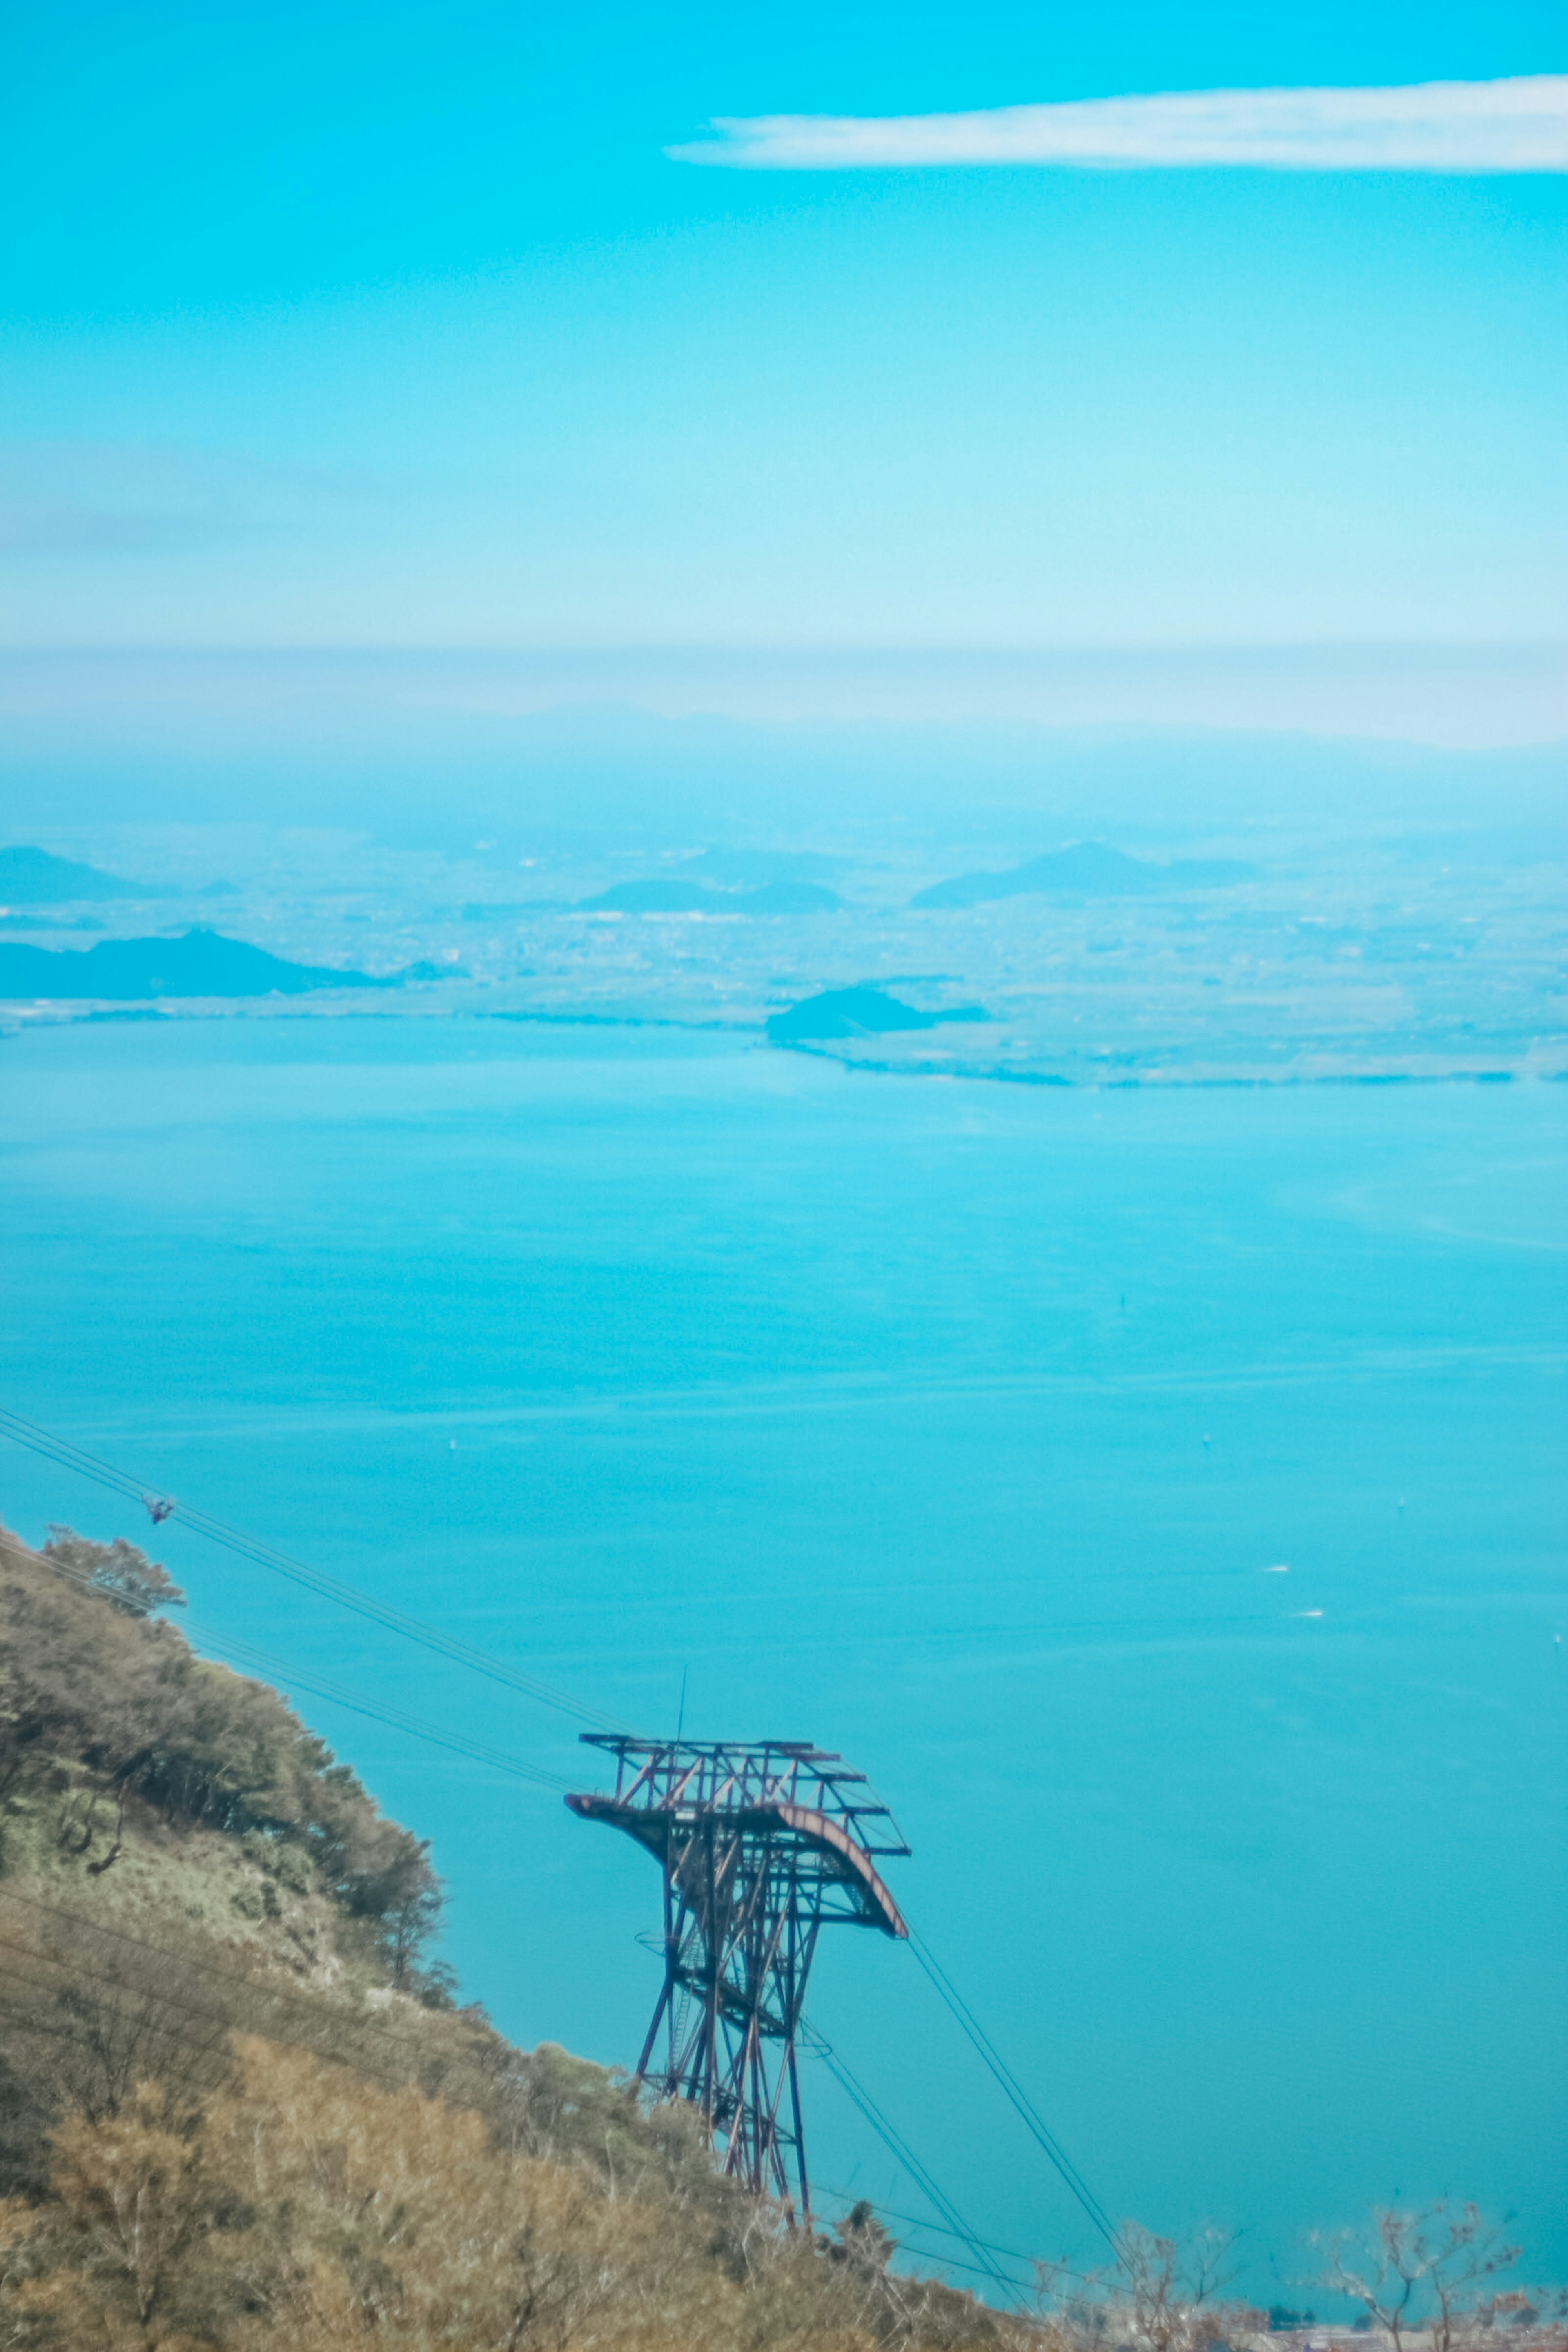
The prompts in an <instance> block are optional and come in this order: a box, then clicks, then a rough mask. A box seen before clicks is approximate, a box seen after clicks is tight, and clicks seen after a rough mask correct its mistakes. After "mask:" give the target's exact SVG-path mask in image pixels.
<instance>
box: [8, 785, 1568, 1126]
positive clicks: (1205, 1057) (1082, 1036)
mask: <svg viewBox="0 0 1568 2352" xmlns="http://www.w3.org/2000/svg"><path fill="white" fill-rule="evenodd" d="M863 833H864V828H862V834H863ZM71 847H72V848H73V849H74V850H75V852H76V854H77V855H78V856H79V857H81V858H82V859H83V861H84V862H86V863H88V864H90V865H92V866H95V867H96V868H97V869H98V870H99V871H100V872H106V873H110V874H113V875H115V876H119V877H124V878H126V879H128V880H129V881H131V882H132V883H139V882H142V881H143V880H144V879H145V878H146V877H166V878H164V880H163V888H162V890H161V891H153V890H148V891H147V892H146V894H145V895H143V893H142V891H141V890H137V891H136V892H135V893H134V895H131V894H129V893H128V894H127V895H125V896H122V897H118V896H117V897H112V898H110V897H104V898H83V899H81V900H78V901H72V900H70V899H68V898H63V899H62V898H57V899H56V902H55V903H51V904H47V905H36V904H11V905H6V906H5V908H4V911H3V913H0V937H3V939H4V940H5V941H11V942H16V943H17V944H22V943H24V942H26V943H30V944H31V945H33V946H35V947H37V948H43V949H53V950H68V949H73V948H74V949H83V948H87V947H89V946H90V945H91V944H92V943H93V940H95V939H109V938H121V939H136V938H143V937H156V936H158V935H160V934H168V933H170V932H179V931H184V930H186V929H190V928H192V927H194V926H200V927H203V928H210V929H214V930H216V931H217V932H218V933H219V934H220V935H221V936H222V937H224V938H226V939H234V940H245V941H247V942H251V943H254V944H256V945H258V946H260V947H262V948H265V949H267V950H269V951H270V952H271V953H273V954H274V955H276V956H278V957H279V958H282V959H285V960H288V961H292V962H295V963H299V964H303V965H307V966H312V967H336V968H339V969H342V970H343V971H345V972H347V973H359V972H363V973H365V974H368V975H372V976H374V977H377V978H380V979H383V980H384V979H385V978H387V977H390V976H392V975H395V974H399V973H404V972H411V973H413V974H414V975H415V976H414V977H412V978H410V979H408V980H407V981H405V982H404V984H403V985H402V986H401V987H399V988H398V989H397V990H396V992H386V991H384V990H382V991H378V992H377V993H376V996H375V999H374V1003H375V1007H376V1009H377V1010H378V1011H380V1012H383V1013H399V1014H405V1015H410V1016H412V1015H425V1016H437V1015H444V1014H449V1013H463V1014H468V1015H483V1014H489V1015H494V1016H510V1017H514V1018H515V1017H517V1016H520V1015H538V1016H552V1017H556V1018H561V1017H569V1016H571V1015H574V1014H576V1015H582V1016H587V1017H592V1018H595V1019H598V1020H606V1019H610V1020H636V1021H669V1022H679V1023H702V1024H706V1023H722V1024H732V1025H735V1026H738V1027H741V1028H756V1029H758V1030H759V1031H761V1030H762V1029H763V1024H765V1023H766V1022H767V1021H768V1020H769V1019H770V1017H771V1018H773V1019H774V1022H775V1034H776V1033H777V1027H778V1023H777V1016H778V1015H780V1013H782V1012H784V1011H785V1010H787V1008H789V1007H792V1006H794V1005H796V1004H798V1003H801V1002H802V1001H803V1000H805V999H808V998H811V997H813V996H814V995H816V994H817V993H818V992H824V991H839V990H844V989H847V988H855V987H865V986H869V987H870V988H872V989H873V990H875V991H878V992H881V993H882V994H883V995H885V996H886V997H888V998H890V999H891V1000H893V1003H894V1004H895V1005H896V1006H905V1007H909V1008H911V1009H913V1010H914V1011H915V1012H917V1013H921V1014H922V1015H924V1016H927V1017H928V1019H929V1018H930V1017H931V1016H935V1025H929V1026H925V1025H922V1026H920V1027H905V1028H892V1027H888V1028H885V1029H884V1028H879V1027H877V1026H875V1025H873V1024H874V1023H875V1021H876V1017H877V1016H876V1012H875V1008H874V1007H873V1008H872V1009H871V1011H870V1013H869V1014H868V1016H867V1017H866V1018H864V1019H862V1020H860V1021H856V1020H853V1019H851V1020H850V1021H849V1022H847V1023H845V1022H843V1021H836V1022H829V1023H828V1024H826V1031H825V1034H817V1035H813V1036H806V1035H804V1034H800V1035H797V1037H796V1039H795V1042H799V1043H803V1044H810V1045H812V1046H813V1048H814V1049H815V1050H818V1051H821V1052H825V1053H830V1054H834V1055H838V1056H840V1057H841V1058H842V1059H844V1060H845V1061H847V1062H849V1063H856V1064H867V1063H868V1064H875V1065H877V1066H889V1067H897V1068H900V1069H910V1070H920V1071H931V1072H941V1071H949V1072H953V1073H960V1072H962V1073H964V1074H968V1075H991V1076H998V1077H1006V1078H1011V1079H1017V1080H1026V1079H1033V1080H1048V1079H1060V1080H1067V1081H1069V1082H1071V1083H1074V1084H1086V1083H1089V1084H1101V1085H1105V1084H1156V1083H1173V1082H1184V1083H1196V1082H1200V1081H1205V1080H1210V1081H1220V1080H1230V1081H1240V1080H1247V1081H1260V1080H1269V1081H1276V1082H1278V1081H1281V1080H1297V1081H1305V1080H1313V1079H1318V1080H1322V1079H1336V1078H1338V1079H1346V1078H1358V1077H1359V1078H1389V1077H1395V1076H1405V1077H1410V1078H1439V1077H1451V1076H1560V1075H1562V1074H1563V1072H1564V1071H1565V1070H1568V1020H1565V1003H1564V991H1563V963H1562V945H1563V919H1562V913H1561V908H1562V904H1563V892H1562V879H1563V877H1562V872H1561V868H1560V867H1559V866H1556V865H1555V864H1543V863H1542V862H1541V861H1540V860H1539V859H1537V858H1531V857H1529V856H1526V855H1522V854H1520V852H1519V851H1518V850H1517V849H1516V848H1512V849H1511V854H1510V848H1511V845H1510V842H1509V841H1508V840H1506V839H1502V840H1500V839H1499V838H1498V837H1496V836H1492V835H1488V834H1486V833H1485V832H1484V831H1480V832H1472V833H1471V834H1470V835H1465V834H1463V833H1459V832H1455V831H1449V832H1445V833H1441V834H1438V835H1436V838H1433V837H1431V829H1430V828H1426V829H1425V831H1423V830H1415V829H1410V830H1404V831H1401V830H1396V829H1391V828H1387V827H1385V828H1384V829H1383V831H1382V833H1381V834H1380V835H1377V836H1375V837H1373V838H1370V839H1368V838H1360V839H1357V838H1353V837H1352V838H1351V839H1348V840H1346V841H1344V842H1343V844H1342V845H1340V846H1338V847H1336V846H1335V845H1332V844H1331V843H1329V844H1325V842H1324V841H1323V839H1322V838H1321V837H1320V838H1319V839H1317V840H1316V841H1313V842H1312V843H1311V844H1310V845H1307V844H1305V843H1304V842H1303V841H1302V840H1301V839H1300V837H1299V836H1295V835H1292V833H1291V832H1289V831H1288V830H1286V829H1283V828H1277V829H1274V830H1271V831H1259V830H1257V829H1253V830H1248V831H1247V832H1245V833H1243V832H1231V833H1227V834H1220V835H1205V836H1202V837H1198V838H1194V839H1192V840H1186V841H1182V842H1180V843H1173V842H1172V841H1171V840H1170V839H1169V838H1164V839H1161V840H1159V841H1157V842H1155V843H1153V844H1149V843H1146V842H1140V841H1139V840H1137V839H1136V838H1133V837H1131V836H1130V835H1127V834H1126V831H1125V829H1123V832H1122V835H1121V838H1120V839H1119V840H1118V842H1117V844H1116V845H1115V846H1114V847H1110V848H1106V847H1099V846H1086V845H1084V844H1083V843H1082V842H1081V840H1080V842H1079V845H1077V846H1073V845H1069V844H1068V843H1067V842H1066V841H1065V840H1064V837H1063V835H1062V833H1061V830H1060V828H1059V827H1058V828H1056V829H1053V828H1052V826H1051V824H1050V823H1049V821H1048V820H1047V821H1045V822H1042V823H1039V824H1032V825H1024V824H1020V825H1018V827H1017V830H1016V835H1015V836H1014V837H1013V838H1012V839H1011V841H1008V840H1007V839H1006V838H1005V837H1003V838H1002V839H1001V840H999V841H996V842H995V843H994V844H992V845H986V846H984V848H982V849H980V850H976V847H975V845H974V844H973V840H970V841H967V842H960V843H956V844H953V845H945V844H943V843H942V841H941V839H940V837H928V838H923V839H921V841H919V842H918V843H909V842H904V843H899V844H896V845H890V844H889V843H888V842H887V841H886V840H876V839H867V838H864V837H859V838H857V837H854V836H853V835H852V836H851V837H849V838H843V837H840V838H838V839H835V838H834V836H833V835H831V834H830V833H824V832H821V831H818V832H817V833H816V835H813V837H812V838H811V840H810V842H809V844H806V843H801V842H798V841H797V842H792V843H791V844H790V845H788V846H777V847H770V848H765V849H763V848H750V849H738V848H734V847H722V846H721V847H714V846H712V845H704V844H703V843H702V842H701V841H700V839H699V840H696V841H691V842H688V843H682V844H680V845H679V846H637V845H606V844H605V842H604V841H603V840H602V839H596V840H594V841H591V842H590V843H588V844H587V845H574V844H571V843H566V844H563V843H562V842H561V841H560V840H559V838H556V839H554V840H552V841H550V842H548V843H539V844H530V842H529V840H528V837H527V835H526V834H521V833H520V834H516V835H513V837H512V838H510V840H506V841H504V842H503V841H501V840H499V839H495V838H490V837H488V836H485V835H477V836H476V837H475V838H474V839H473V841H472V842H471V844H469V845H468V846H467V847H466V848H465V847H463V846H462V845H449V846H447V847H446V848H444V849H441V850H434V849H424V848H418V849H414V848H395V847H388V846H385V845H380V844H377V843H376V842H375V841H374V839H373V838H366V837H364V836H363V835H362V836H357V837H356V836H355V835H353V834H351V833H349V832H347V831H346V830H331V831H328V830H308V829H303V828H300V829H294V830H289V831H282V830H278V831H262V830H261V829H259V828H238V827H236V828H232V829H228V828H224V829H213V830H212V831H211V832H210V834H209V832H208V829H206V828H191V827H180V828H174V827H169V828H148V827H137V828H130V827H121V826H115V827H105V828H102V829H100V831H99V832H97V833H95V834H93V835H74V836H73V838H72V842H71ZM0 887H3V886H0ZM12 887H13V889H15V887H16V886H15V883H13V885H12ZM35 887H36V886H35ZM66 887H71V886H70V885H69V884H65V885H55V886H52V888H53V889H55V890H58V889H61V888H66ZM922 901H923V902H925V903H922ZM0 961H4V959H3V958H0ZM155 993H156V992H151V991H150V992H149V994H150V997H151V996H152V995H153V994H155ZM5 995H6V996H7V997H9V998H10V1002H9V1004H8V1008H7V1011H6V1013H5V1016H4V1017H5V1022H6V1024H7V1025H11V1026H14V1025H15V1024H16V1023H17V1022H18V1021H21V1020H37V1019H40V1018H56V1017H70V1018H78V1017H80V1015H81V1012H82V1010H83V1007H82V1005H81V1004H80V1003H75V1004H70V1005H68V1004H67V1003H52V1002H50V1001H49V1000H48V999H47V997H46V998H43V999H41V1000H40V999H34V998H33V997H32V995H31V992H30V991H25V990H17V992H16V994H15V995H13V994H12V989H11V986H10V984H7V985H6V987H5ZM18 1000H22V1001H18ZM244 1003H245V1004H246V1009H247V1010H249V1011H252V1012H258V1011H271V1012H278V1013H281V1012H287V1013H289V1014H290V1015H297V1014H299V1013H301V1012H302V1011H304V1010H306V1009H307V1008H309V1009H310V1010H312V1011H316V1012H319V1013H333V1012H342V1011H343V1010H346V1009H349V1007H351V1006H353V1008H355V1009H363V1006H364V1003H365V999H364V995H363V991H360V990H357V989H353V990H351V992H348V993H345V992H342V991H340V990H338V989H333V988H329V989H327V990H326V991H325V992H311V993H310V994H309V995H308V996H303V995H301V996H288V997H271V996H263V997H256V998H247V999H246V1000H244ZM163 1009H164V1010H165V1011H167V1012H170V1013H174V1012H180V1011H183V1012H185V1013H190V1012H192V1011H195V1010H202V1011H208V1012H211V1011H216V1010H219V1009H224V1008H223V1004H222V1003H220V1001H219V1000H218V999H217V998H216V997H215V998H213V999H210V1000H209V999H205V998H202V997H195V998H192V997H191V996H189V995H188V994H186V995H182V996H181V997H179V998H177V999H176V998H166V999H163ZM228 1009H230V1010H232V1009H234V1004H233V1000H228ZM862 1011H863V1012H864V1011H865V1007H864V1005H863V1006H862ZM954 1015H956V1016H958V1017H956V1018H954V1017H947V1016H954ZM797 1026H798V1024H797ZM835 1030H837V1032H838V1034H833V1033H834V1031H835Z"/></svg>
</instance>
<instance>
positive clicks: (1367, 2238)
mask: <svg viewBox="0 0 1568 2352" xmlns="http://www.w3.org/2000/svg"><path fill="white" fill-rule="evenodd" d="M1328 2252H1329V2263H1328V2267H1327V2269H1326V2270H1325V2271H1324V2273H1323V2284H1324V2285H1325V2286H1329V2287H1332V2288H1334V2289H1335V2290H1336V2291H1337V2292H1338V2293H1339V2294H1345V2295H1349V2296H1350V2298H1351V2300H1352V2302H1354V2303H1359V2304H1360V2305H1361V2307H1362V2309H1363V2311H1364V2312H1365V2314H1366V2315H1367V2317H1368V2319H1370V2320H1371V2322H1372V2324H1373V2326H1374V2327H1381V2328H1382V2329H1383V2330H1384V2333H1385V2334H1386V2335H1387V2336H1389V2337H1390V2338H1391V2339H1392V2341H1393V2344H1394V2352H1402V2347H1403V2346H1404V2343H1405V2337H1406V2336H1408V2335H1410V2334H1411V2333H1412V2332H1413V2331H1415V2330H1419V2331H1421V2332H1422V2333H1423V2334H1426V2333H1428V2332H1429V2333H1430V2335H1431V2337H1432V2343H1433V2352H1458V2347H1460V2346H1462V2345H1464V2344H1465V2343H1467V2342H1468V2339H1469V2337H1470V2336H1471V2335H1472V2334H1473V2333H1475V2332H1476V2331H1477V2329H1478V2328H1479V2326H1481V2325H1482V2323H1483V2321H1485V2322H1487V2323H1489V2321H1490V2319H1491V2317H1492V2315H1493V2306H1494V2305H1496V2304H1498V2303H1499V2302H1500V2301H1501V2300H1502V2298H1500V2297H1499V2296H1498V2295H1497V2294H1495V2293H1493V2294H1488V2293H1487V2291H1486V2289H1487V2281H1488V2280H1489V2279H1495V2278H1497V2277H1498V2276H1499V2275H1500V2273H1502V2272H1504V2271H1506V2270H1510V2269H1511V2268H1512V2266H1513V2264H1514V2263H1516V2262H1517V2261H1518V2260H1519V2254H1520V2249H1519V2248H1518V2247H1517V2246H1510V2245H1507V2244H1505V2243H1504V2242H1503V2233H1502V2230H1501V2228H1500V2226H1499V2225H1497V2224H1495V2223H1493V2222H1490V2221H1486V2220H1485V2219H1484V2218H1483V2216H1482V2214H1481V2211H1480V2209H1479V2207H1478V2206H1475V2205H1450V2204H1449V2203H1448V2201H1447V2199H1446V2198H1438V2199H1436V2201H1435V2202H1434V2203H1432V2204H1430V2205H1426V2206H1423V2207H1422V2208H1421V2209H1420V2210H1418V2211H1415V2212H1400V2211H1398V2210H1396V2209H1395V2208H1394V2207H1393V2206H1379V2207H1376V2208H1374V2210H1373V2217H1372V2227H1371V2229H1370V2230H1369V2231H1346V2232H1344V2233H1342V2235H1341V2236H1340V2237H1338V2238H1336V2239H1334V2240H1332V2241H1331V2242H1330V2244H1329V2248H1328Z"/></svg>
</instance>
